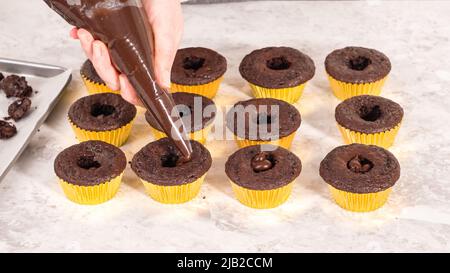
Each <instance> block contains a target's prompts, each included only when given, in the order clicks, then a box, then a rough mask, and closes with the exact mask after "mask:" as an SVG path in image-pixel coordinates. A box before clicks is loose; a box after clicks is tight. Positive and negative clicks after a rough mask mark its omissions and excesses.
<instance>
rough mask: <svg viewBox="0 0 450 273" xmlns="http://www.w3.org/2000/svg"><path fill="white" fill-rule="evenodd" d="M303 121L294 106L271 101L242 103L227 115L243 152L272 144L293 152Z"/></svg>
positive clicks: (228, 124) (254, 100)
mask: <svg viewBox="0 0 450 273" xmlns="http://www.w3.org/2000/svg"><path fill="white" fill-rule="evenodd" d="M301 121H302V119H301V115H300V112H299V111H298V110H297V109H296V108H295V107H294V106H293V105H291V104H289V103H287V102H285V101H282V100H277V99H271V98H266V99H251V100H247V101H241V102H238V103H236V104H235V105H234V106H233V108H232V109H231V110H230V111H229V112H228V114H227V127H228V129H229V130H230V131H231V132H233V134H234V137H235V139H236V142H237V144H238V146H239V147H241V148H243V147H247V146H252V145H259V144H272V145H277V146H281V147H284V148H286V149H289V148H290V147H291V145H292V141H293V140H294V137H295V135H296V133H297V130H298V129H299V128H300V124H301Z"/></svg>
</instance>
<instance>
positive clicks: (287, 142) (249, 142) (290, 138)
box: [234, 132, 297, 150]
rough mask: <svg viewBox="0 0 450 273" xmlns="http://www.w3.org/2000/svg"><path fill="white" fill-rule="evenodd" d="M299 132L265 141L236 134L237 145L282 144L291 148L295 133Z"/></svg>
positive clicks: (242, 146)
mask: <svg viewBox="0 0 450 273" xmlns="http://www.w3.org/2000/svg"><path fill="white" fill-rule="evenodd" d="M296 134H297V132H294V133H292V134H290V135H288V136H286V137H282V138H280V139H276V140H271V141H263V140H249V139H244V138H240V137H238V136H236V135H235V136H234V138H235V140H236V143H237V145H238V146H239V148H245V147H248V146H254V145H268V144H270V145H275V146H281V147H283V148H285V149H288V150H289V149H290V148H291V146H292V142H293V141H294V138H295V135H296Z"/></svg>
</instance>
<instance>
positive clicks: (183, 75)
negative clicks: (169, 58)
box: [172, 47, 227, 85]
mask: <svg viewBox="0 0 450 273" xmlns="http://www.w3.org/2000/svg"><path fill="white" fill-rule="evenodd" d="M226 71H227V60H226V59H225V57H223V56H222V55H220V54H219V53H217V52H216V51H214V50H211V49H208V48H203V47H190V48H183V49H180V50H178V52H177V55H176V57H175V61H174V63H173V66H172V82H173V83H176V84H182V85H202V84H207V83H210V82H212V81H215V80H217V79H219V78H220V77H222V76H223V75H224V74H225V72H226Z"/></svg>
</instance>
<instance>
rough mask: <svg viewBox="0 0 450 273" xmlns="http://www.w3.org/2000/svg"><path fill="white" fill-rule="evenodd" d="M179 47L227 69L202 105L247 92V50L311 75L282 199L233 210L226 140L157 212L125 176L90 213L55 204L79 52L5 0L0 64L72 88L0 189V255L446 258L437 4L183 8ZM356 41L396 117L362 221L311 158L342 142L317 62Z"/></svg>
mask: <svg viewBox="0 0 450 273" xmlns="http://www.w3.org/2000/svg"><path fill="white" fill-rule="evenodd" d="M184 9H185V16H186V33H185V38H184V42H183V46H206V47H210V48H213V49H216V50H218V51H219V52H221V53H223V54H224V55H225V56H226V57H227V58H228V60H229V64H230V65H229V72H228V73H227V75H226V79H225V83H224V85H223V86H222V89H221V91H220V94H219V95H218V97H217V98H216V102H217V103H218V104H220V105H225V104H231V103H233V102H236V101H238V100H241V99H246V98H248V97H249V94H250V90H249V88H248V87H247V85H246V83H245V82H244V81H243V80H242V79H241V78H240V76H239V73H238V69H237V68H238V64H239V62H240V60H241V59H242V57H243V56H244V55H245V54H247V53H248V52H250V51H251V50H253V49H256V48H260V47H264V46H269V45H287V46H292V47H295V48H298V49H300V50H302V51H304V52H306V53H307V54H309V55H310V56H311V57H312V58H313V59H314V61H315V63H316V66H317V73H316V76H315V78H314V79H313V80H312V81H311V83H310V84H309V86H308V87H307V89H306V91H305V94H304V97H303V99H302V101H301V102H300V103H298V105H297V107H298V108H299V109H300V111H301V113H302V115H303V124H302V127H301V129H300V132H299V134H298V136H297V139H296V141H295V144H294V146H293V149H292V150H293V151H294V152H295V153H296V154H297V155H298V156H299V157H300V158H301V159H302V161H303V166H304V167H303V172H302V174H301V176H300V178H299V180H298V181H297V184H296V186H295V189H294V192H293V195H292V197H291V198H290V199H289V200H288V202H287V203H286V204H285V205H283V206H281V207H279V208H277V209H273V210H267V211H258V210H253V209H250V208H247V207H244V206H242V205H240V203H238V202H237V201H236V200H235V199H234V197H233V194H232V191H231V188H230V186H229V184H228V181H227V178H226V175H225V173H224V162H225V160H226V157H227V156H228V155H230V154H231V153H232V151H234V150H236V146H235V144H234V143H233V142H232V141H229V142H218V141H211V142H209V143H208V144H207V147H209V148H210V149H211V151H212V154H213V159H214V163H213V167H212V170H211V171H210V173H209V175H208V177H207V182H206V184H205V185H204V186H203V188H202V190H201V193H200V198H197V199H195V200H194V201H192V202H190V203H188V204H185V205H181V206H167V205H161V204H158V203H156V202H154V201H153V200H151V199H150V198H149V197H147V196H146V195H145V193H144V188H143V186H142V185H141V184H140V182H139V181H138V180H137V178H136V177H135V176H134V174H133V173H132V172H131V171H129V170H127V172H126V175H125V178H124V183H123V185H122V187H121V189H120V192H119V193H118V195H117V197H116V198H115V199H113V200H112V201H110V202H108V203H106V204H103V205H100V206H95V207H85V206H79V205H76V204H73V203H71V202H69V201H68V200H67V199H66V198H65V197H64V195H63V193H62V191H61V189H60V188H59V185H58V184H57V182H56V178H55V175H54V173H53V160H54V158H55V157H56V155H57V153H58V152H60V151H61V150H62V149H63V148H66V147H68V146H70V145H72V144H74V143H76V142H75V139H74V137H73V134H72V132H71V129H70V127H69V124H68V123H67V121H66V113H67V110H68V107H69V105H70V104H71V103H72V102H73V101H74V100H75V99H77V98H79V97H81V96H83V95H85V94H86V91H85V89H84V87H83V85H82V82H81V80H80V77H79V76H78V68H79V67H80V64H81V63H82V62H83V60H84V56H83V54H82V52H81V50H80V48H79V46H78V44H77V43H76V42H74V41H72V40H70V38H69V37H68V30H69V29H70V28H69V26H68V25H66V24H65V23H64V22H63V21H62V20H61V19H60V18H59V17H58V16H57V15H56V14H53V13H52V12H51V11H50V10H49V9H47V8H46V6H45V5H44V3H43V1H36V0H34V1H29V0H17V1H5V3H2V7H1V9H0V37H1V38H0V55H1V56H2V57H7V58H15V59H22V60H28V61H35V62H44V63H51V64H57V65H61V66H65V67H70V68H72V69H74V74H73V75H74V80H73V82H72V83H71V84H70V86H69V87H68V89H67V90H66V93H65V95H64V97H63V98H62V100H61V102H60V103H59V104H58V106H57V107H56V109H55V110H54V112H53V113H52V114H51V116H50V117H49V119H48V120H47V122H46V123H45V125H44V126H42V128H41V130H40V132H39V133H38V134H37V135H36V136H35V137H34V138H33V140H32V141H31V144H30V145H29V147H28V148H27V150H26V151H25V152H24V154H23V155H22V156H21V158H20V160H19V161H18V162H17V163H16V164H15V166H14V168H13V169H12V170H11V172H10V173H9V174H8V175H7V176H6V178H5V179H4V180H3V181H2V183H1V184H0V251H2V252H10V251H17V252H24V251H32V252H38V251H77V252H78V251H82V252H84V251H151V252H157V251H163V252H169V251H176V252H192V251H218V252H230V251H243V252H266V251H275V252H302V251H314V252H317V251H450V180H449V177H450V168H449V164H450V136H449V133H448V122H449V120H450V110H449V109H450V99H449V93H450V92H449V91H450V90H449V85H450V65H449V63H450V62H449V60H450V51H449V49H450V42H449V37H450V25H449V24H448V14H450V2H446V1H442V2H432V3H430V2H425V1H423V2H418V1H413V2H406V1H404V2H392V1H386V2H382V1H370V2H366V1H362V2H325V1H318V2H312V1H307V2H254V3H251V2H250V3H234V4H218V5H206V6H201V5H200V6H197V5H194V6H186V7H185V8H184ZM347 45H362V46H367V47H373V48H377V49H379V50H381V51H383V52H385V53H386V54H387V55H388V56H389V57H390V58H391V61H392V63H393V71H392V74H391V77H390V80H389V82H388V83H387V86H386V88H385V90H384V93H383V96H385V97H387V98H390V99H393V100H395V101H397V102H399V103H400V104H401V105H402V106H403V107H404V109H405V113H406V117H405V120H404V124H403V128H402V129H401V131H400V134H399V136H398V138H397V142H396V144H395V146H394V147H393V148H392V149H391V151H392V152H393V153H394V154H395V155H396V156H397V157H398V159H399V161H400V163H401V166H402V177H401V179H400V180H399V182H398V183H397V185H396V186H395V189H394V192H393V194H392V195H391V198H390V200H389V201H388V203H387V204H386V206H384V207H383V208H382V209H380V210H378V211H375V212H373V213H367V214H355V213H350V212H346V211H344V210H342V209H340V208H339V207H338V206H337V205H336V204H335V203H334V202H333V201H332V200H331V199H330V196H329V193H328V189H327V186H326V184H325V183H324V182H323V181H322V180H321V178H320V177H319V175H318V167H319V163H320V161H321V160H322V159H323V157H324V156H325V155H326V154H327V153H328V152H329V151H330V150H331V149H332V148H334V147H336V146H338V145H341V144H342V140H341V138H340V135H339V132H338V130H337V128H336V126H335V123H334V115H333V113H334V107H335V106H336V105H337V103H338V101H337V99H335V98H334V97H333V95H332V94H331V91H330V90H329V88H328V83H327V80H326V77H325V73H324V67H323V60H324V58H325V56H326V55H327V53H329V52H330V51H331V50H333V49H336V48H340V47H344V46H347ZM151 140H152V137H151V135H150V134H149V133H148V127H147V125H145V123H144V121H143V119H142V117H140V118H139V119H138V121H137V123H136V126H135V127H134V129H133V136H132V137H131V139H130V141H129V143H128V144H127V145H126V146H124V150H125V151H126V154H127V156H128V157H129V159H130V158H131V157H132V155H133V154H134V153H136V152H137V151H138V150H139V149H140V148H141V147H142V146H144V144H146V143H147V142H149V141H151Z"/></svg>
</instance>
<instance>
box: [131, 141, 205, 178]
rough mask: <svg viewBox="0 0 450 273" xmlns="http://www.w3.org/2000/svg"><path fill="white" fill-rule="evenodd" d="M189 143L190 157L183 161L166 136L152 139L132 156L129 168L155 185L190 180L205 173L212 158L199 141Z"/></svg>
mask: <svg viewBox="0 0 450 273" xmlns="http://www.w3.org/2000/svg"><path fill="white" fill-rule="evenodd" d="M191 144H192V150H193V153H192V159H191V160H190V161H188V162H183V161H182V160H180V159H181V158H182V155H181V153H180V152H179V151H178V149H177V148H176V147H175V145H174V144H173V142H172V141H171V140H170V139H169V138H163V139H160V140H158V141H155V142H152V143H150V144H148V145H147V146H145V147H144V148H142V149H141V150H140V151H139V152H138V153H137V154H136V155H135V156H134V158H133V160H132V162H131V168H132V169H133V171H134V172H135V173H136V175H137V176H138V177H139V178H141V179H143V180H144V181H147V182H149V183H152V184H155V185H160V186H178V185H184V184H189V183H193V182H195V181H196V180H198V179H199V178H200V177H202V176H203V175H205V174H206V173H207V172H208V170H209V169H210V168H211V165H212V158H211V154H210V153H209V151H208V150H207V149H206V148H205V147H204V146H203V145H202V144H200V143H198V142H196V141H191Z"/></svg>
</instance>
